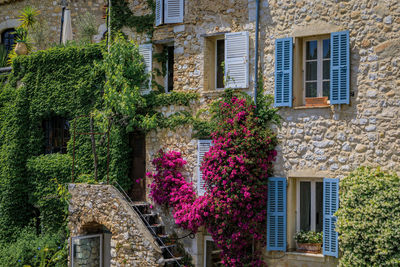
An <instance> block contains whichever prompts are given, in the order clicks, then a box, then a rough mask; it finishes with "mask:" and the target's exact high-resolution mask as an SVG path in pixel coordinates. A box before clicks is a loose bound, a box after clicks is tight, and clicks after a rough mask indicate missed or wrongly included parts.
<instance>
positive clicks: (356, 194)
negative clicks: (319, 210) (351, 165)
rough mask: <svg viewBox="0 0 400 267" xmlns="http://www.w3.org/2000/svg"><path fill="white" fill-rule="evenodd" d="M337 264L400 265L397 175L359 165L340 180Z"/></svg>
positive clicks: (399, 185) (399, 210)
mask: <svg viewBox="0 0 400 267" xmlns="http://www.w3.org/2000/svg"><path fill="white" fill-rule="evenodd" d="M339 188H340V192H339V195H340V208H339V210H338V211H337V212H336V215H337V230H338V232H339V241H340V245H339V247H340V250H341V251H342V256H341V257H340V266H400V219H399V218H400V190H399V188H400V178H399V176H397V175H396V174H395V173H387V172H383V171H381V170H380V169H371V168H364V167H361V168H359V169H357V170H355V171H354V172H353V173H351V174H350V175H349V176H347V177H345V178H344V179H342V180H341V181H340V187H339Z"/></svg>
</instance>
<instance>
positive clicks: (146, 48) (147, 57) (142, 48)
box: [139, 44, 153, 94]
mask: <svg viewBox="0 0 400 267" xmlns="http://www.w3.org/2000/svg"><path fill="white" fill-rule="evenodd" d="M139 53H140V54H141V55H142V56H143V58H144V63H145V64H146V73H147V74H149V83H148V85H147V86H143V87H141V88H140V92H141V93H142V94H148V93H150V91H151V70H152V68H153V67H152V61H153V47H152V44H143V45H139Z"/></svg>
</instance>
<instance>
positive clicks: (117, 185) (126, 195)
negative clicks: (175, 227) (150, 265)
mask: <svg viewBox="0 0 400 267" xmlns="http://www.w3.org/2000/svg"><path fill="white" fill-rule="evenodd" d="M112 183H113V184H114V185H116V187H117V189H118V190H117V191H119V193H120V194H121V195H122V197H123V198H125V200H126V201H128V202H129V204H130V206H131V207H133V209H134V210H135V211H136V213H137V214H138V215H139V217H140V219H142V221H143V222H144V223H145V224H146V227H147V228H148V229H149V230H150V231H151V232H152V234H153V236H154V237H155V238H156V239H157V241H158V242H159V244H161V246H162V247H163V248H164V249H165V250H166V251H167V252H168V254H169V255H170V256H171V259H173V260H174V261H175V263H176V264H177V265H178V266H179V267H181V266H182V265H181V264H180V263H179V261H178V260H177V259H176V258H175V256H174V254H172V252H171V251H170V250H169V248H168V246H167V245H165V243H164V242H163V241H162V239H161V238H160V237H159V236H158V235H157V233H156V232H155V231H154V229H153V228H152V227H151V225H150V223H149V222H148V221H147V220H146V218H144V216H143V214H142V212H141V211H140V210H139V208H138V207H136V206H135V205H134V203H133V201H132V199H131V198H130V197H129V196H128V194H127V193H126V192H125V190H124V189H123V188H122V186H121V185H120V184H119V183H118V182H117V181H113V182H112Z"/></svg>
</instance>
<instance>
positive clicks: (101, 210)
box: [68, 184, 162, 267]
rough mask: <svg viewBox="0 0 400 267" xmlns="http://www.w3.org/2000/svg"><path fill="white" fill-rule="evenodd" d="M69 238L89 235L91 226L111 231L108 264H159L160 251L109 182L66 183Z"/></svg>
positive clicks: (151, 266)
mask: <svg viewBox="0 0 400 267" xmlns="http://www.w3.org/2000/svg"><path fill="white" fill-rule="evenodd" d="M69 192H70V194H71V199H70V205H69V223H68V227H69V230H70V233H71V237H76V236H83V235H88V234H93V232H90V231H88V230H89V229H92V228H91V225H101V226H103V227H105V228H106V229H108V230H109V231H110V232H111V253H110V254H111V260H110V262H111V266H137V267H139V266H140V267H142V266H149V267H153V266H161V259H162V255H161V250H160V248H159V247H158V246H157V245H155V239H154V238H153V236H152V235H151V234H150V232H149V231H148V229H147V228H146V227H145V225H144V224H143V222H142V221H141V219H140V218H139V216H138V215H137V214H136V212H134V210H133V209H132V207H131V206H130V205H129V203H128V202H127V201H126V200H125V199H124V198H123V197H122V195H121V194H120V193H119V191H118V190H117V189H115V188H114V187H113V186H110V185H88V184H70V185H69Z"/></svg>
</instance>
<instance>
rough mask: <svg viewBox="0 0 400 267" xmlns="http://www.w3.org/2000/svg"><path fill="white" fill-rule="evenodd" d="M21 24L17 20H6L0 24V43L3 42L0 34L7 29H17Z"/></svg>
mask: <svg viewBox="0 0 400 267" xmlns="http://www.w3.org/2000/svg"><path fill="white" fill-rule="evenodd" d="M20 24H21V22H20V21H19V20H18V19H8V20H6V21H3V22H2V23H0V43H2V42H3V40H2V39H1V38H2V33H3V32H4V31H5V30H8V29H15V28H17V27H18V26H19V25H20Z"/></svg>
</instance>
